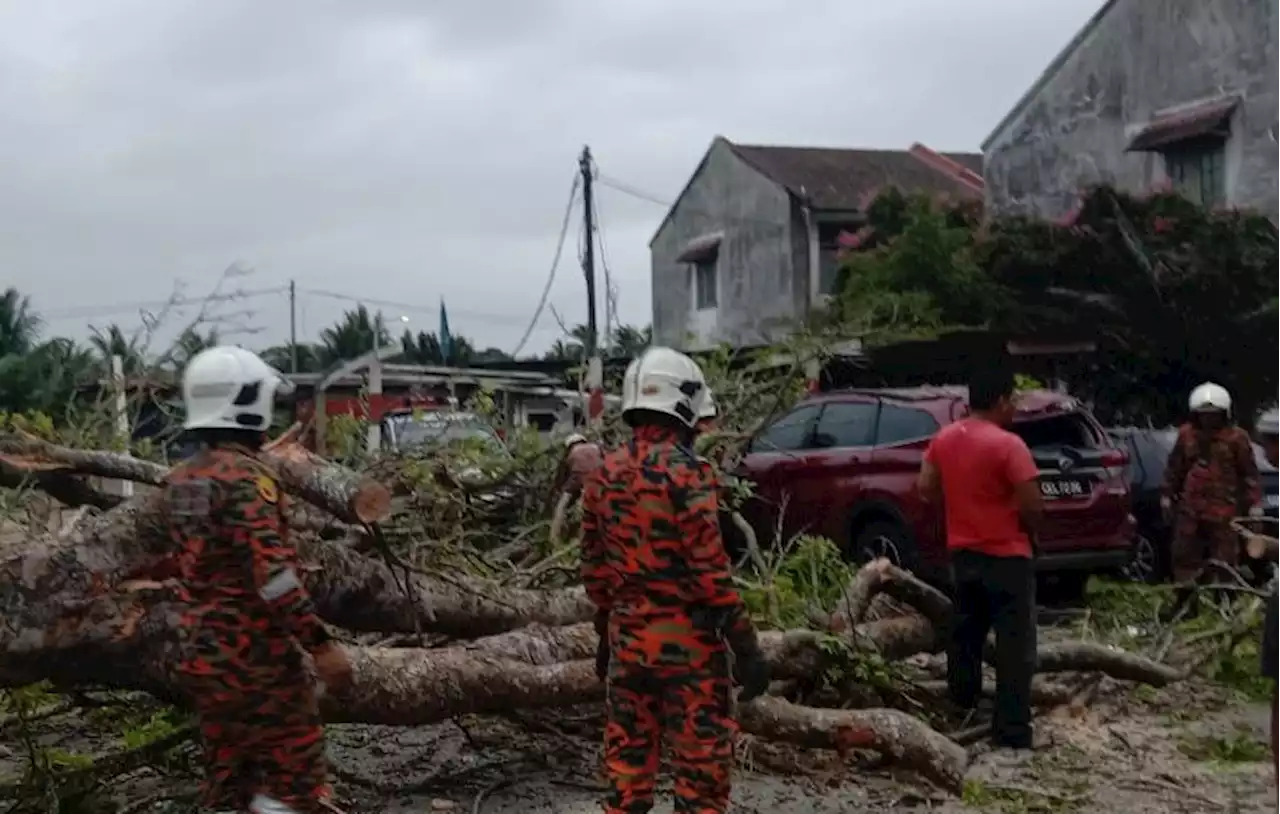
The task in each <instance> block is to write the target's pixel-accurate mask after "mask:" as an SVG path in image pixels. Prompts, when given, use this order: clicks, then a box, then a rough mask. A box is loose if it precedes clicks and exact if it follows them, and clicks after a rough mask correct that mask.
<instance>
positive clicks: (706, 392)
mask: <svg viewBox="0 0 1280 814" xmlns="http://www.w3.org/2000/svg"><path fill="white" fill-rule="evenodd" d="M702 394H703V397H702V405H701V406H700V407H699V408H698V420H699V421H706V420H707V419H709V418H715V417H716V416H717V415H719V414H720V411H719V409H718V408H717V407H716V400H715V399H713V398H712V397H711V388H710V387H704V388H702Z"/></svg>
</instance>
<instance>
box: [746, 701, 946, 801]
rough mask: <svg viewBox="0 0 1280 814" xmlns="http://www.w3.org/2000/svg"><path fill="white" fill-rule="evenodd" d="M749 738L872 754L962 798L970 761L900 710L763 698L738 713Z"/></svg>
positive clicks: (918, 721) (936, 733)
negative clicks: (820, 706)
mask: <svg viewBox="0 0 1280 814" xmlns="http://www.w3.org/2000/svg"><path fill="white" fill-rule="evenodd" d="M738 722H739V724H740V725H741V727H742V728H743V730H745V731H747V732H751V733H753V734H756V735H760V736H762V737H765V738H768V739H770V740H777V741H785V742H787V743H794V744H796V745H799V746H806V747H809V748H818V749H835V750H837V751H840V752H842V753H843V752H846V751H849V750H852V749H866V750H869V751H873V752H876V753H878V754H880V755H883V756H884V757H886V758H889V759H891V760H892V761H893V762H894V763H895V764H896V765H899V766H903V767H905V768H908V769H911V770H913V771H915V772H917V773H919V774H920V775H921V776H923V777H925V778H928V779H929V780H931V781H933V782H934V783H936V784H937V785H939V786H941V787H942V788H944V789H946V790H947V791H950V792H952V793H955V794H958V793H959V792H960V788H961V786H962V785H963V783H964V771H965V767H966V766H967V765H968V756H967V754H966V753H965V750H964V748H963V747H961V746H960V745H959V744H957V743H955V742H953V741H951V740H950V739H949V738H947V737H946V736H945V735H941V734H939V733H938V732H936V731H935V730H933V729H931V728H929V725H928V724H926V723H924V722H923V721H921V720H920V719H919V718H915V717H913V716H911V715H908V714H907V713H905V712H899V711H898V710H894V709H858V710H846V709H815V708H813V707H802V706H797V705H795V704H791V703H788V702H786V701H784V700H782V699H780V698H758V699H756V700H755V701H752V702H751V703H749V704H743V705H742V706H740V707H739V708H738Z"/></svg>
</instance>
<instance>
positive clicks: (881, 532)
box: [849, 520, 916, 570]
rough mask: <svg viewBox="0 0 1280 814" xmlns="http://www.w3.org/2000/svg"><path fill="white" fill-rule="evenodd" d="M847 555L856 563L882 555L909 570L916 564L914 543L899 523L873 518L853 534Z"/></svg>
mask: <svg viewBox="0 0 1280 814" xmlns="http://www.w3.org/2000/svg"><path fill="white" fill-rule="evenodd" d="M849 555H850V558H851V559H852V560H853V561H854V562H855V563H857V564H858V565H866V564H867V563H869V562H871V561H872V560H875V559H879V558H880V557H884V558H886V559H888V560H889V561H890V562H892V563H893V564H894V565H896V566H898V567H899V568H906V569H908V570H911V569H913V568H915V565H916V544H915V540H913V539H912V538H911V533H910V532H909V531H907V529H905V528H904V527H903V526H902V524H901V523H895V522H893V521H892V520H873V521H871V522H870V523H868V524H866V525H865V526H863V527H862V528H860V529H859V530H858V532H857V533H856V534H854V536H853V543H852V545H851V547H850V551H849Z"/></svg>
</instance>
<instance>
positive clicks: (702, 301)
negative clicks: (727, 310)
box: [689, 252, 720, 311]
mask: <svg viewBox="0 0 1280 814" xmlns="http://www.w3.org/2000/svg"><path fill="white" fill-rule="evenodd" d="M689 276H690V278H691V279H692V281H693V286H692V288H693V310H694V311H714V310H716V309H717V308H719V307H720V253H719V252H716V253H715V254H712V255H710V256H708V257H701V258H698V259H697V260H694V261H693V262H692V263H690V264H689ZM704 276H705V277H706V278H709V280H710V283H711V285H710V286H709V287H708V286H705V285H704V283H705V282H706V280H705V279H704ZM708 291H709V292H710V296H709V297H708V296H707V293H708Z"/></svg>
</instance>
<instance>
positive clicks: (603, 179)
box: [596, 172, 675, 208]
mask: <svg viewBox="0 0 1280 814" xmlns="http://www.w3.org/2000/svg"><path fill="white" fill-rule="evenodd" d="M596 180H597V181H599V182H600V183H601V184H603V185H604V186H607V187H608V188H609V189H612V190H615V191H617V192H621V193H622V194H624V195H630V196H631V197H633V198H638V199H640V200H642V201H648V202H649V203H652V204H657V205H658V206H665V207H668V208H670V207H672V206H674V205H675V204H674V202H673V201H667V200H663V199H662V198H659V197H658V196H657V195H654V194H652V193H649V192H645V191H644V190H642V189H637V188H635V187H633V186H631V185H630V184H628V183H626V182H625V181H619V180H618V179H616V178H610V177H609V176H607V175H605V174H604V173H601V172H597V173H596Z"/></svg>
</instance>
